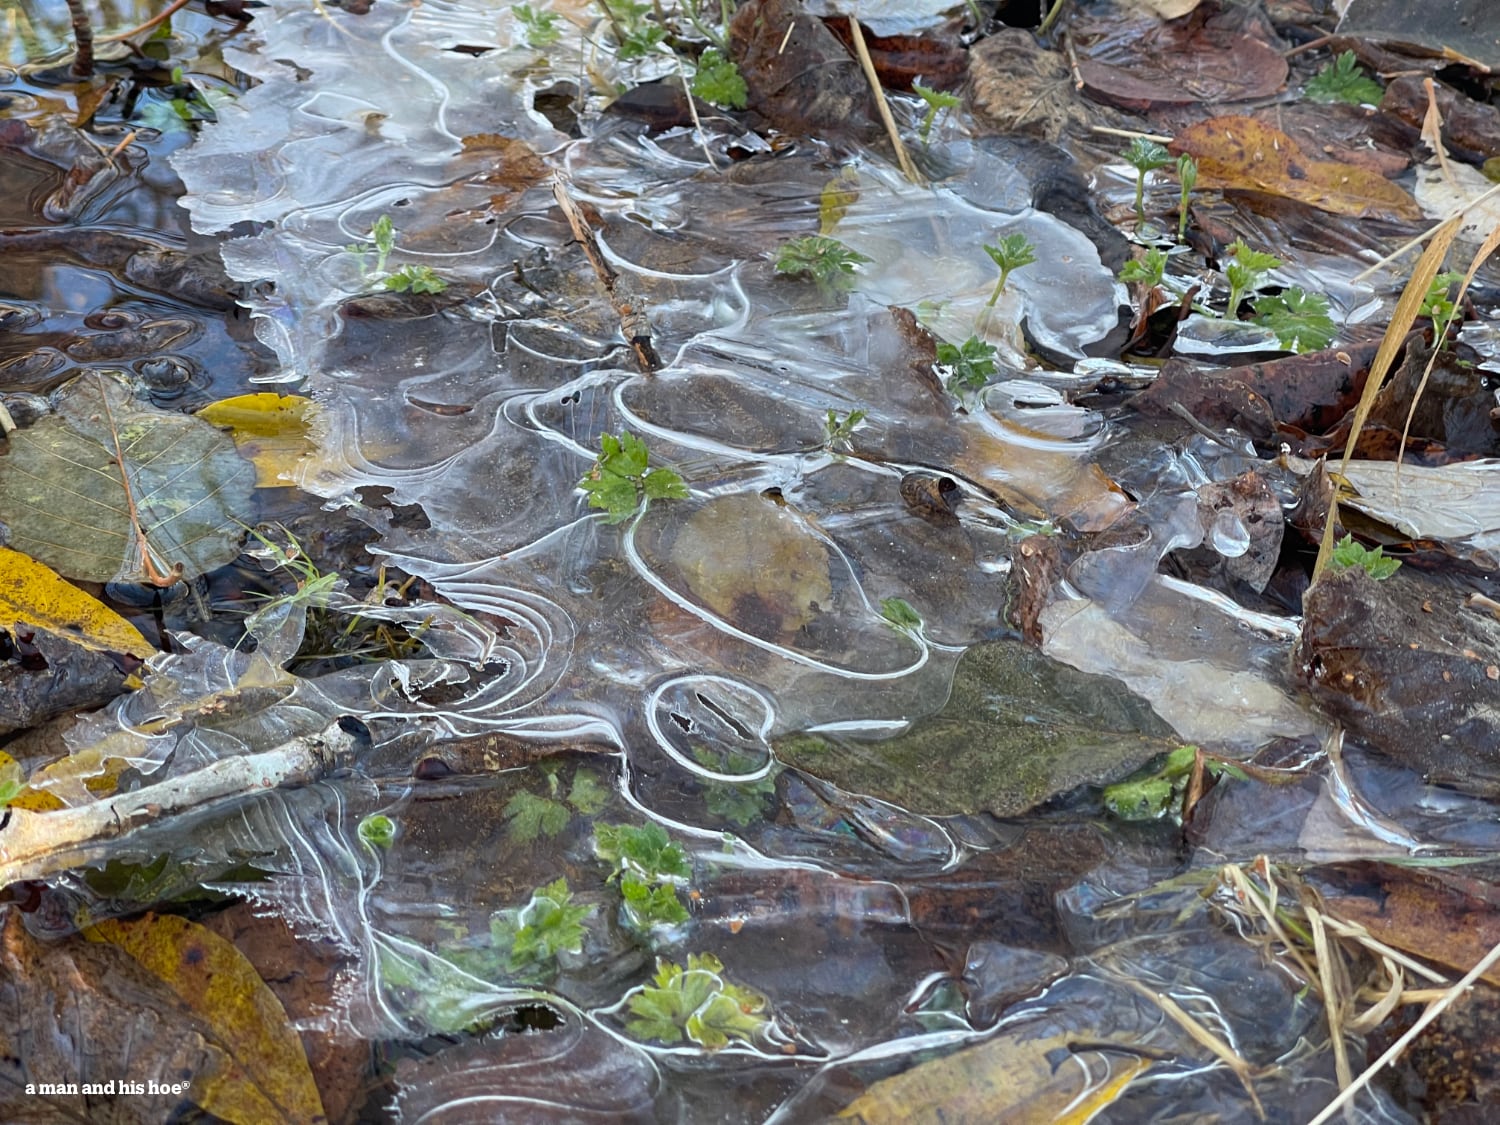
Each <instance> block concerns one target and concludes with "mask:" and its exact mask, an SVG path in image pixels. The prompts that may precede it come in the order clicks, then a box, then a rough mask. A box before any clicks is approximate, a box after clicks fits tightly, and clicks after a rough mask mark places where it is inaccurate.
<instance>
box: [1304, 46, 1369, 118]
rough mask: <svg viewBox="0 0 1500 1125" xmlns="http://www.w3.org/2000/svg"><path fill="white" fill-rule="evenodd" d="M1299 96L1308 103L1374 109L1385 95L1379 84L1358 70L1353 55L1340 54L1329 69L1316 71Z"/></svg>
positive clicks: (1326, 67)
mask: <svg viewBox="0 0 1500 1125" xmlns="http://www.w3.org/2000/svg"><path fill="white" fill-rule="evenodd" d="M1302 92H1303V93H1304V94H1306V95H1307V97H1308V98H1309V100H1311V101H1315V102H1348V103H1349V104H1350V105H1375V104H1377V103H1378V102H1379V101H1380V99H1381V97H1382V96H1383V95H1384V94H1385V90H1383V89H1382V88H1381V86H1380V83H1379V82H1376V81H1375V80H1374V79H1372V78H1371V77H1370V76H1369V75H1368V74H1366V73H1365V72H1364V71H1363V70H1361V69H1360V68H1359V64H1358V63H1356V62H1355V59H1354V52H1353V51H1345V52H1343V53H1342V54H1341V55H1339V57H1338V58H1336V59H1334V61H1333V63H1332V64H1331V65H1329V66H1325V67H1324V68H1323V69H1322V70H1320V71H1318V73H1317V74H1315V75H1314V76H1313V77H1312V78H1311V79H1310V80H1309V81H1308V83H1307V85H1306V87H1304V88H1303V91H1302Z"/></svg>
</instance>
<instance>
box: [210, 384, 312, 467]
mask: <svg viewBox="0 0 1500 1125" xmlns="http://www.w3.org/2000/svg"><path fill="white" fill-rule="evenodd" d="M316 416H317V404H316V403H315V402H313V401H312V399H309V398H302V397H301V396H300V395H278V394H271V393H269V392H264V393H261V394H252V395H237V396H236V397H234V398H225V399H220V400H219V401H218V402H211V403H209V404H208V405H207V406H205V407H204V408H203V409H202V410H200V411H198V417H199V418H202V419H203V420H204V421H205V422H207V423H209V424H210V425H213V426H220V427H222V428H224V429H227V430H228V431H229V436H230V437H232V438H233V439H234V444H235V447H236V448H237V449H238V450H239V451H240V453H241V455H242V456H245V457H248V458H249V459H250V460H251V461H252V462H253V463H254V464H255V484H256V487H258V488H290V487H292V486H293V485H294V484H295V483H296V482H295V480H294V477H295V475H296V469H297V464H298V462H299V461H301V460H302V458H303V457H305V456H306V455H307V454H308V453H311V452H312V448H313V443H312V438H311V435H310V430H311V423H312V421H313V419H314V418H315V417H316Z"/></svg>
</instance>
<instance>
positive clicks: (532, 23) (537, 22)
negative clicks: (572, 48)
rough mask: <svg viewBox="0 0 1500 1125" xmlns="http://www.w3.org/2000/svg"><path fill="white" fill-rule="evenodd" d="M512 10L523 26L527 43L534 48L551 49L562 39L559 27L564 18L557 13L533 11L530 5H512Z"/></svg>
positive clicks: (541, 9)
mask: <svg viewBox="0 0 1500 1125" xmlns="http://www.w3.org/2000/svg"><path fill="white" fill-rule="evenodd" d="M510 10H511V13H512V14H513V15H514V16H515V17H516V23H518V24H520V25H521V32H522V34H523V35H524V36H525V38H526V42H528V43H530V44H531V45H532V46H533V47H550V46H552V44H554V43H556V42H557V41H558V40H559V39H561V38H562V29H561V28H559V27H558V26H557V24H558V21H560V20H561V19H562V17H561V16H559V15H558V14H557V13H556V12H549V11H547V10H546V9H545V8H536V9H533V8H532V7H531V5H529V4H512V5H511V8H510Z"/></svg>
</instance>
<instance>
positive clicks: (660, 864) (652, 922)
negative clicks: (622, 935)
mask: <svg viewBox="0 0 1500 1125" xmlns="http://www.w3.org/2000/svg"><path fill="white" fill-rule="evenodd" d="M594 853H595V854H596V855H598V857H599V858H600V859H602V860H604V861H605V862H606V863H608V864H611V865H613V866H614V868H615V873H614V875H611V876H610V878H611V879H614V878H615V877H616V876H618V877H619V880H620V895H621V897H622V898H623V899H624V902H625V915H626V921H627V922H628V923H629V924H630V925H631V926H632V927H634V928H635V929H637V930H641V931H643V932H644V931H649V930H651V929H652V928H653V927H655V926H676V925H680V924H681V923H683V922H686V921H687V920H688V912H687V908H686V907H684V906H683V905H682V902H681V900H680V899H678V897H677V881H678V880H679V879H680V880H684V881H686V880H687V879H688V878H690V877H691V876H692V873H693V869H692V866H691V865H690V864H689V863H688V858H687V855H686V853H684V852H683V850H682V849H681V848H680V847H678V845H677V844H675V843H673V842H672V838H671V837H670V836H668V835H667V833H666V830H665V829H664V828H662V827H661V825H659V824H657V823H655V822H654V821H653V822H651V823H649V824H645V825H642V826H641V827H639V828H637V827H635V826H633V825H629V824H596V825H594Z"/></svg>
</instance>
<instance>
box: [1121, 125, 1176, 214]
mask: <svg viewBox="0 0 1500 1125" xmlns="http://www.w3.org/2000/svg"><path fill="white" fill-rule="evenodd" d="M1125 163H1126V164H1129V165H1130V166H1131V167H1132V168H1134V169H1135V218H1136V221H1137V222H1145V220H1146V173H1147V172H1153V171H1155V170H1156V169H1157V168H1164V167H1166V166H1167V165H1168V164H1170V163H1172V154H1171V153H1170V152H1168V151H1167V150H1166V149H1165V148H1163V147H1162V146H1161V145H1159V144H1157V143H1156V142H1155V141H1148V140H1147V139H1146V138H1145V137H1136V138H1135V139H1134V140H1132V141H1131V142H1130V147H1129V148H1127V149H1126V150H1125Z"/></svg>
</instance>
